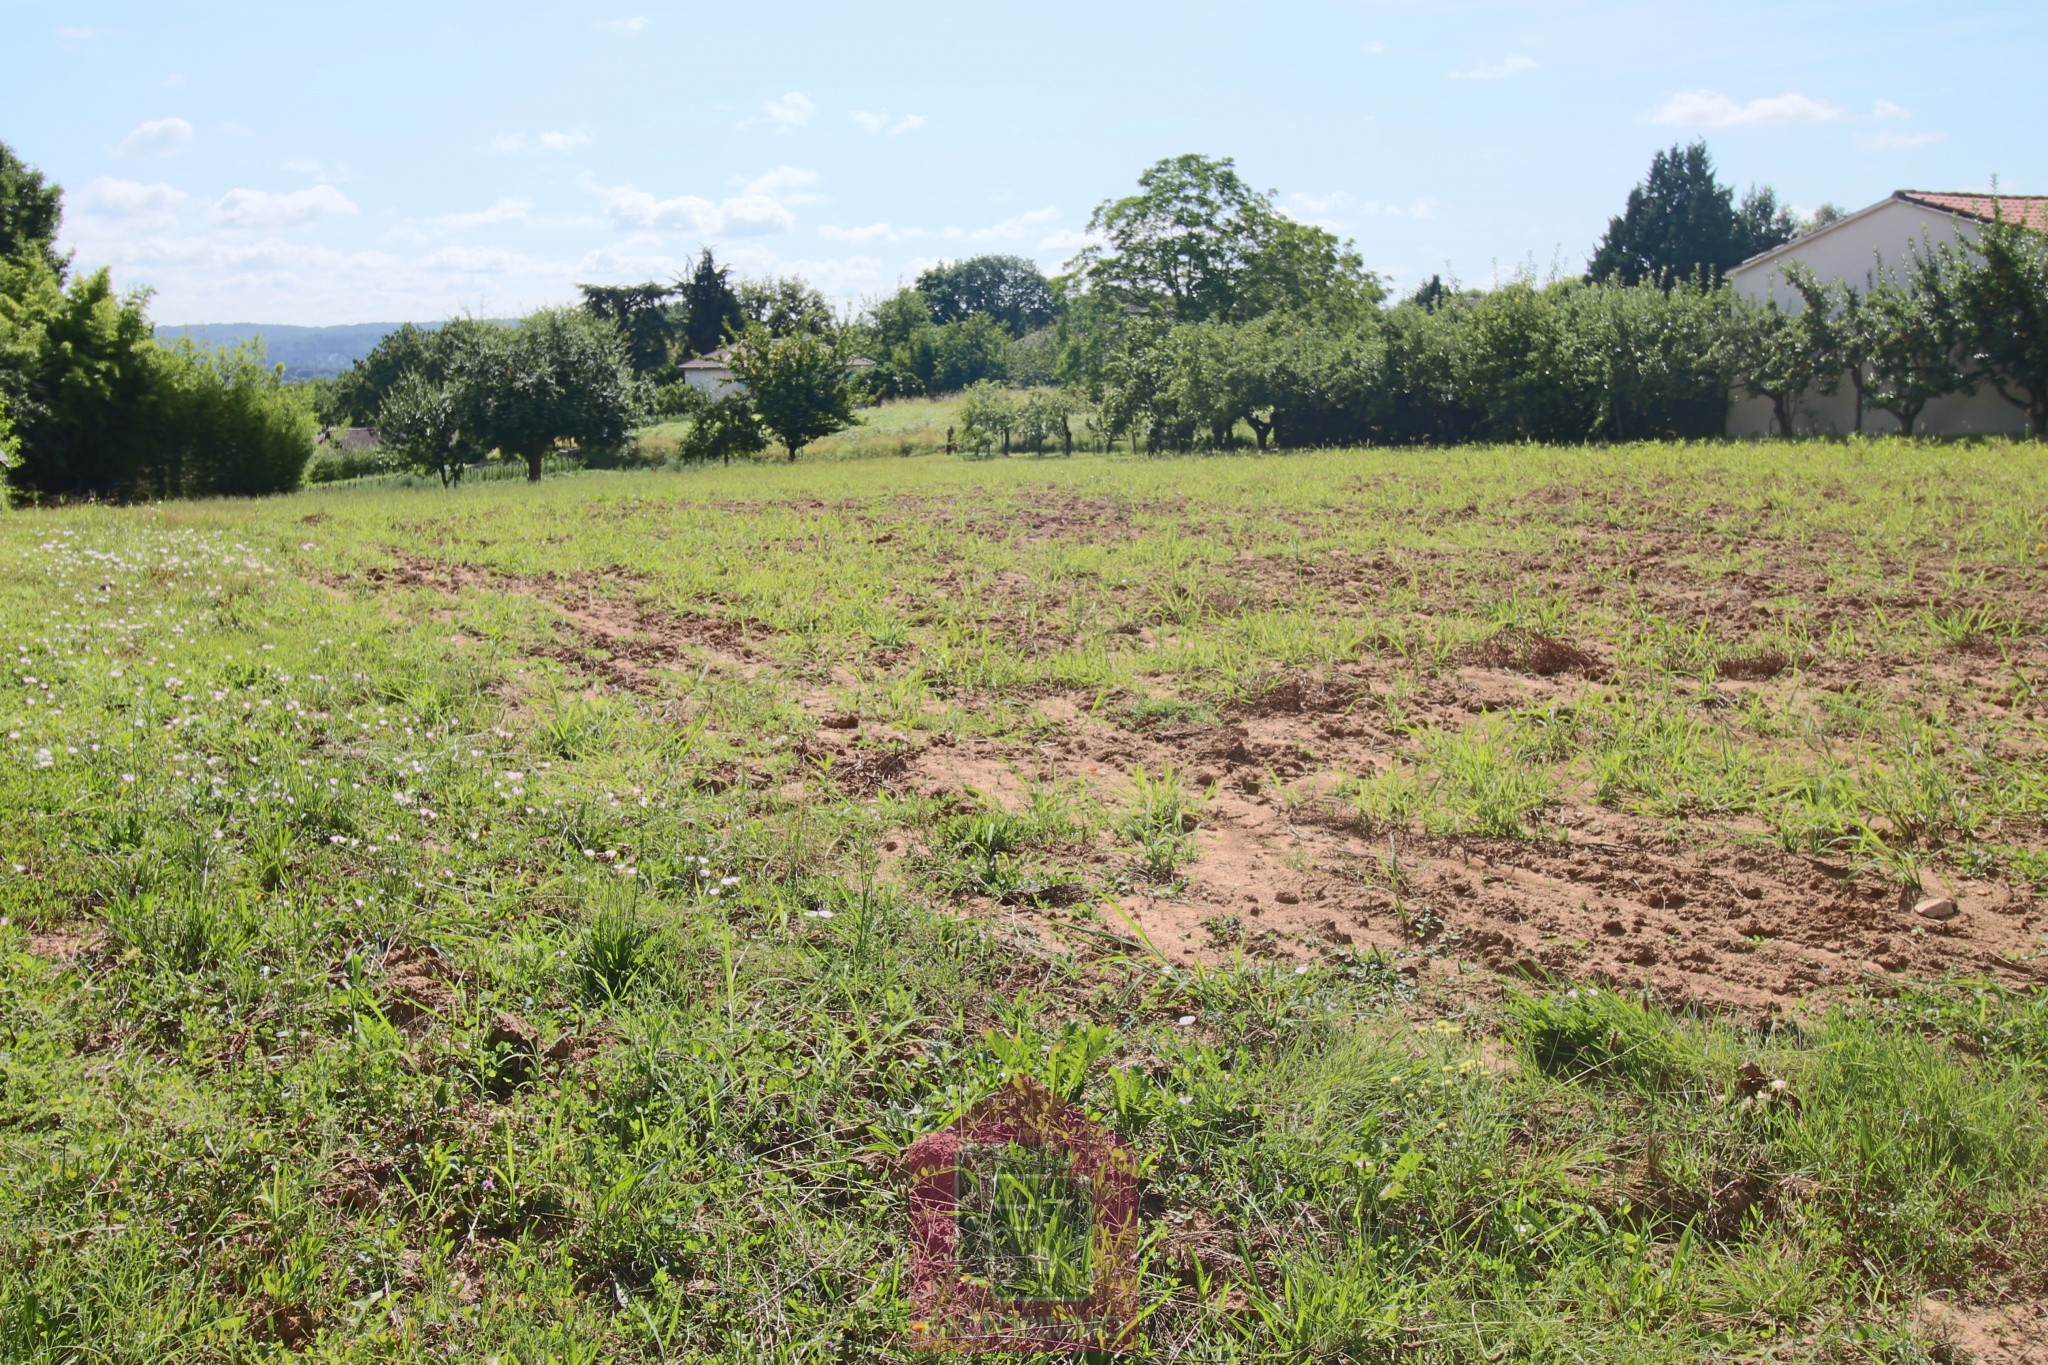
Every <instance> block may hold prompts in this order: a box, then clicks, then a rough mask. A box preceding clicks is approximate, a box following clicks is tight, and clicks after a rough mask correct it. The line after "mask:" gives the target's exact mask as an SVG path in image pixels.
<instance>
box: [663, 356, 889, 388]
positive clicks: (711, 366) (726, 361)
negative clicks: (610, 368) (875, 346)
mask: <svg viewBox="0 0 2048 1365" xmlns="http://www.w3.org/2000/svg"><path fill="white" fill-rule="evenodd" d="M731 361H732V347H730V346H721V347H719V348H718V349H717V350H715V351H709V352H707V353H705V354H704V355H700V356H698V357H697V358H696V359H694V360H685V361H684V362H683V363H682V364H681V365H680V366H678V367H677V368H678V369H680V370H682V372H683V382H684V383H685V384H688V385H689V386H690V387H691V388H693V389H695V390H697V391H698V392H699V393H708V394H710V395H711V396H712V397H713V398H719V397H722V396H724V394H725V393H726V392H727V391H728V390H730V389H733V388H736V387H738V386H739V381H738V380H736V379H734V378H733V377H732V364H731ZM874 363H875V362H874V361H872V360H869V359H868V358H867V357H866V356H864V355H857V356H855V357H853V358H852V359H851V360H849V361H847V362H846V369H847V372H848V373H849V374H858V373H859V372H860V371H862V370H865V369H869V368H871V367H872V366H873V365H874Z"/></svg>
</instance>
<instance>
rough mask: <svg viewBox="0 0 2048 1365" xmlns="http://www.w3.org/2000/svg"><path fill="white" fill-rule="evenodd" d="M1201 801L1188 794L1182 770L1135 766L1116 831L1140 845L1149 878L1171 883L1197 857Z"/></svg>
mask: <svg viewBox="0 0 2048 1365" xmlns="http://www.w3.org/2000/svg"><path fill="white" fill-rule="evenodd" d="M1199 805H1200V803H1199V801H1198V800H1195V799H1192V798H1190V797H1189V796H1188V793H1187V789H1186V788H1185V787H1184V786H1183V785H1182V783H1181V775H1180V773H1179V772H1178V771H1177V770H1176V769H1173V768H1165V769H1162V770H1161V771H1160V772H1158V773H1150V772H1147V771H1146V770H1145V769H1144V768H1142V767H1139V768H1133V769H1132V770H1131V774H1130V801H1129V804H1128V805H1127V806H1126V807H1125V809H1124V813H1123V815H1122V816H1121V818H1119V819H1118V821H1117V824H1116V829H1117V833H1119V834H1121V835H1122V836H1123V837H1124V838H1125V839H1128V840H1129V841H1130V842H1132V843H1134V844H1136V845H1137V846H1138V868H1139V871H1140V872H1142V873H1143V874H1144V876H1145V877H1146V879H1147V880H1150V881H1154V882H1168V881H1171V880H1173V877H1174V874H1175V873H1176V872H1177V871H1178V870H1179V868H1180V866H1181V865H1182V864H1183V863H1185V862H1187V861H1188V860H1189V859H1191V858H1193V857H1194V853H1195V843H1194V829H1195V824H1196V811H1197V809H1198V807H1199Z"/></svg>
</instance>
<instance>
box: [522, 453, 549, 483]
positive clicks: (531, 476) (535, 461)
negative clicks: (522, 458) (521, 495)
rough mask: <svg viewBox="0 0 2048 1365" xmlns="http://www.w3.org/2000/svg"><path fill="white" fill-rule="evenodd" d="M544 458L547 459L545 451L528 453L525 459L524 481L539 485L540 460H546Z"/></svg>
mask: <svg viewBox="0 0 2048 1365" xmlns="http://www.w3.org/2000/svg"><path fill="white" fill-rule="evenodd" d="M546 458H547V452H545V451H540V450H536V451H532V452H530V453H529V454H528V455H527V457H526V481H527V482H528V483H539V482H540V462H541V461H542V460H544V459H546Z"/></svg>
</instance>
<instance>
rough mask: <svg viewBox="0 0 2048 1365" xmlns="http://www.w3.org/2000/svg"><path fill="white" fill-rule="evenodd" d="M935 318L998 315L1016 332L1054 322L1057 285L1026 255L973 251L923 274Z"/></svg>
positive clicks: (921, 286) (920, 283)
mask: <svg viewBox="0 0 2048 1365" xmlns="http://www.w3.org/2000/svg"><path fill="white" fill-rule="evenodd" d="M917 292H918V293H920V294H922V295H924V297H925V301H926V303H927V306H928V307H929V309H930V316H931V319H932V321H934V322H937V323H941V324H944V323H948V322H959V321H962V320H963V319H966V318H971V317H985V318H991V319H993V320H994V321H995V322H996V323H997V324H998V325H999V326H1001V327H1002V329H1003V330H1004V331H1006V332H1008V333H1009V334H1010V335H1011V336H1013V337H1020V336H1023V335H1024V334H1025V333H1026V332H1030V331H1035V330H1037V329H1038V328H1040V327H1045V326H1048V325H1050V324H1051V322H1052V320H1053V301H1052V287H1051V285H1050V284H1049V283H1048V282H1047V281H1046V278H1045V276H1044V274H1043V273H1041V272H1040V271H1039V269H1038V267H1037V266H1036V265H1035V264H1033V263H1032V262H1031V261H1029V260H1027V259H1025V258H1024V257H1022V256H970V257H968V258H967V259H966V260H964V261H942V262H940V263H939V264H938V265H935V266H933V267H932V268H931V269H929V270H927V271H925V272H924V273H923V274H921V275H919V276H918V277H917Z"/></svg>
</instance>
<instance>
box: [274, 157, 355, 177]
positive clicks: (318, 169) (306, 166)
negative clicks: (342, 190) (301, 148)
mask: <svg viewBox="0 0 2048 1365" xmlns="http://www.w3.org/2000/svg"><path fill="white" fill-rule="evenodd" d="M284 168H285V169H286V170H288V171H290V172H291V173H292V174H293V175H303V176H305V177H306V178H307V179H308V180H322V181H327V182H329V183H339V182H340V181H343V180H347V179H350V178H351V177H352V176H353V174H354V173H353V172H352V171H350V170H349V168H348V167H346V166H339V165H327V164H324V163H322V162H318V161H315V160H313V159H312V158H311V157H307V156H295V157H292V158H290V159H289V160H287V161H286V162H285V163H284Z"/></svg>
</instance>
